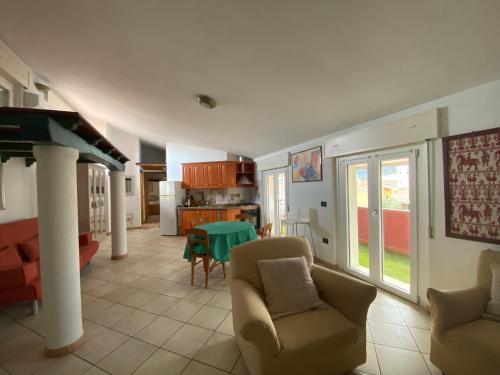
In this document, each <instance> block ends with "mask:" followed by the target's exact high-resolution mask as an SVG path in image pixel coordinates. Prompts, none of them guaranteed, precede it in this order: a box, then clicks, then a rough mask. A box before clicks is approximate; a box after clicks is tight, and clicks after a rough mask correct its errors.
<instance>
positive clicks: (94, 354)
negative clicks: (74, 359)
mask: <svg viewBox="0 0 500 375" xmlns="http://www.w3.org/2000/svg"><path fill="white" fill-rule="evenodd" d="M127 339H128V336H125V335H124V334H122V333H119V332H115V331H112V330H110V329H107V328H106V329H104V330H103V331H102V332H101V333H99V334H97V335H96V336H94V337H93V338H91V339H90V340H88V341H85V343H84V344H83V345H82V346H81V347H80V348H79V349H78V350H77V351H75V353H74V354H76V355H77V356H78V357H81V358H83V359H84V360H86V361H89V362H90V363H94V364H95V363H97V362H98V361H100V360H101V359H102V358H104V357H105V356H107V355H108V354H109V353H111V352H112V351H113V350H115V349H116V348H117V347H119V346H120V345H121V344H123V343H124V342H125V341H127Z"/></svg>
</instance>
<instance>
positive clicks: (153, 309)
mask: <svg viewBox="0 0 500 375" xmlns="http://www.w3.org/2000/svg"><path fill="white" fill-rule="evenodd" d="M177 302H179V299H178V298H174V297H170V296H163V295H160V296H158V297H156V298H153V299H152V300H151V301H149V302H148V303H146V304H145V305H143V306H141V307H139V309H140V310H144V311H147V312H150V313H153V314H157V315H160V314H163V313H164V312H165V311H167V310H168V309H170V308H171V307H172V306H174V305H175V304H176V303H177Z"/></svg>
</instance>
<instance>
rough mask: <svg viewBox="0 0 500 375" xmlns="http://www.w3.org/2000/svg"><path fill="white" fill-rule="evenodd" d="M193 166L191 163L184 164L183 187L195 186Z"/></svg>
mask: <svg viewBox="0 0 500 375" xmlns="http://www.w3.org/2000/svg"><path fill="white" fill-rule="evenodd" d="M192 172H193V166H192V165H191V164H183V165H182V187H183V188H185V189H189V188H191V187H192V186H193V176H192Z"/></svg>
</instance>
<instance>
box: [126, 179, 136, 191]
mask: <svg viewBox="0 0 500 375" xmlns="http://www.w3.org/2000/svg"><path fill="white" fill-rule="evenodd" d="M125 194H126V195H134V194H135V192H134V176H127V177H125Z"/></svg>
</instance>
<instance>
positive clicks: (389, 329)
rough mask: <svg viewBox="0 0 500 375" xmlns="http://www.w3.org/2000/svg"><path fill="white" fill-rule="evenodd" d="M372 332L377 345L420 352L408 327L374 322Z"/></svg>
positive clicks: (371, 324) (371, 325)
mask: <svg viewBox="0 0 500 375" xmlns="http://www.w3.org/2000/svg"><path fill="white" fill-rule="evenodd" d="M370 330H371V333H372V338H373V342H374V343H375V344H380V345H385V346H392V347H394V348H399V349H406V350H413V351H418V347H417V344H416V343H415V340H414V339H413V336H412V335H411V333H410V330H409V329H408V327H404V326H399V325H396V324H387V323H380V322H375V321H372V322H370Z"/></svg>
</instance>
